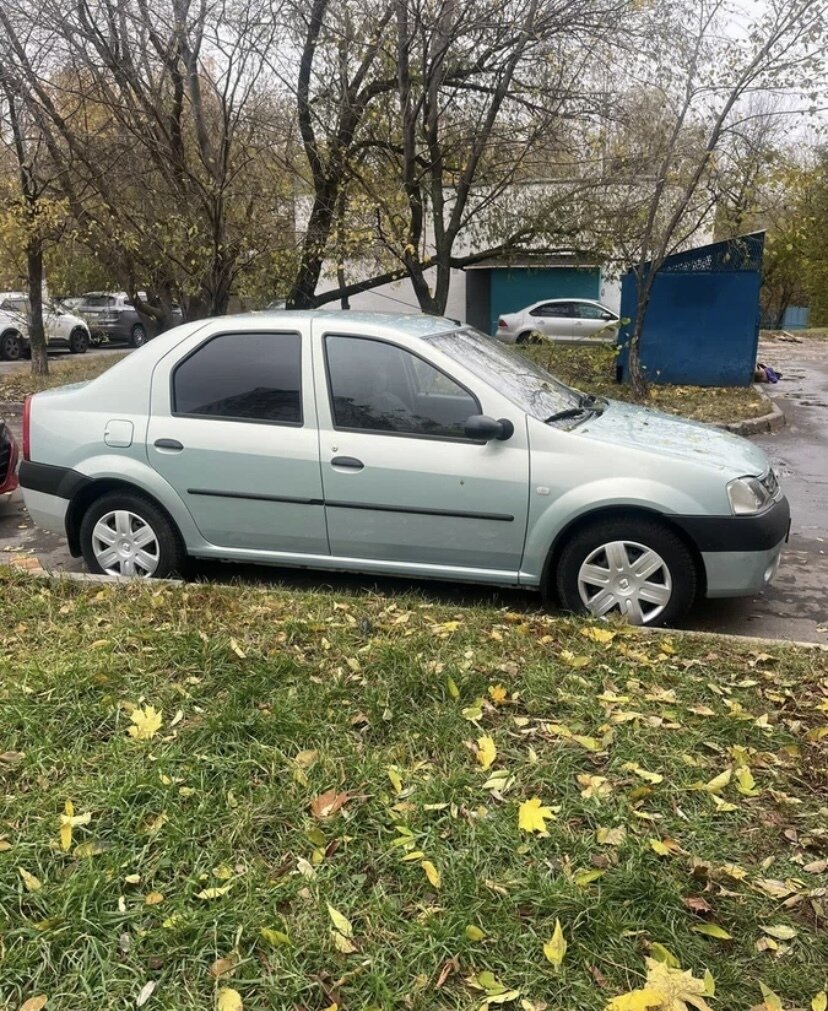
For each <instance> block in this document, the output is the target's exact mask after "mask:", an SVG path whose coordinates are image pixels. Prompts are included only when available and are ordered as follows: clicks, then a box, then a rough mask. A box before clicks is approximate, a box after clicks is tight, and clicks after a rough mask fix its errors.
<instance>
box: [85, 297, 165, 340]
mask: <svg viewBox="0 0 828 1011" xmlns="http://www.w3.org/2000/svg"><path fill="white" fill-rule="evenodd" d="M138 295H139V297H140V298H143V297H144V296H143V295H142V294H141V292H138ZM72 302H73V303H74V308H75V312H77V313H78V314H79V315H80V316H82V317H83V318H84V319H85V320H86V322H87V323H88V324H89V329H90V330H91V332H92V340H93V341H94V342H95V343H96V344H99V343H101V342H102V341H108V342H113V343H122V344H128V345H129V346H130V347H132V348H139V347H141V345H142V344H145V343H146V341H147V338H148V337H152V336H153V334H152V333H149V334H148V333H147V329H146V327H145V326H144V324H143V322H142V321H141V317H140V316H139V315H138V311H137V309H136V308H135V306H134V305H133V304H132V302H131V300H130V297H129V295H127V293H126V292H124V291H90V292H87V294H85V295H81V296H80V298H77V299H72ZM181 318H182V317H181V310H180V309H179V308H178V306H174V308H173V319H174V320H175V322H176V323H179V322H180V321H181Z"/></svg>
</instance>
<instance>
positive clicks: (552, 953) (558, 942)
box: [543, 920, 567, 969]
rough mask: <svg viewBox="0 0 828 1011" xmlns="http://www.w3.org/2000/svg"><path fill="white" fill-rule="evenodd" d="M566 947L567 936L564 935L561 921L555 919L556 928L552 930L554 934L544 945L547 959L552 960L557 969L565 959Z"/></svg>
mask: <svg viewBox="0 0 828 1011" xmlns="http://www.w3.org/2000/svg"><path fill="white" fill-rule="evenodd" d="M566 948H567V944H566V938H565V937H564V935H563V930H562V928H561V921H560V920H555V929H554V931H553V932H552V936H551V937H550V938H549V940H548V941H547V942H546V944H545V945H544V946H543V953H544V955H546V958H547V961H549V962H551V963H552V965H554V966H555V968H556V969H557V968H559V967H560V965H561V963H562V962H563V960H564V955H565V954H566Z"/></svg>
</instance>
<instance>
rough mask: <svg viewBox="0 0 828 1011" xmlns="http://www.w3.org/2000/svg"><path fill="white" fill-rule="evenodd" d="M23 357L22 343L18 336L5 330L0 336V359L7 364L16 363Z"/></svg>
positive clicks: (14, 332)
mask: <svg viewBox="0 0 828 1011" xmlns="http://www.w3.org/2000/svg"><path fill="white" fill-rule="evenodd" d="M22 356H23V341H22V340H21V338H20V334H19V333H17V332H16V331H14V330H7V331H6V332H5V333H4V334H3V335H2V336H0V358H2V359H3V360H4V361H7V362H16V361H18V360H19V359H20V358H22Z"/></svg>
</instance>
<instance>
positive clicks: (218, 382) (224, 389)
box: [173, 333, 302, 425]
mask: <svg viewBox="0 0 828 1011" xmlns="http://www.w3.org/2000/svg"><path fill="white" fill-rule="evenodd" d="M301 389H302V387H301V339H300V337H299V334H295V333H238V334H232V333H231V334H221V335H220V336H218V337H213V338H212V340H209V341H207V342H206V343H205V344H202V345H201V347H200V348H198V350H197V351H195V352H194V353H193V354H191V355H190V356H189V358H185V360H184V361H183V362H182V363H181V364H180V365H179V366H178V368H177V369H176V370H175V374H174V377H173V398H174V399H173V402H174V405H175V406H174V410H175V412H176V414H196V415H201V416H206V417H212V418H234V419H237V420H241V421H269V422H276V423H281V424H288V425H298V424H301V423H302V397H301Z"/></svg>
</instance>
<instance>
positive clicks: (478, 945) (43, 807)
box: [0, 573, 828, 1011]
mask: <svg viewBox="0 0 828 1011" xmlns="http://www.w3.org/2000/svg"><path fill="white" fill-rule="evenodd" d="M0 619H2V620H1V621H0V628H2V633H0V752H2V754H0V785H1V786H2V804H0V1008H3V1009H15V1011H16V1009H18V1008H19V1007H20V1006H21V1004H23V1002H24V1001H31V1000H32V998H36V997H39V996H43V997H47V998H48V1004H46V1011H53V1009H60V1011H93V1009H94V1011H99V1009H115V1008H132V1007H136V1006H138V1007H141V1006H146V1007H147V1008H148V1009H150V1011H152V1009H168V1011H191V1009H192V1011H195V1009H206V1011H211V1009H213V1008H216V1007H218V1008H221V1009H222V1011H225V1009H228V1011H229V1009H231V1008H233V1009H238V1008H239V1007H241V1006H242V1004H243V1007H244V1009H245V1011H263V1009H271V1008H272V1009H279V1011H293V1009H303V1011H323V1009H336V1011H369V1009H376V1008H380V1009H383V1011H385V1009H392V1008H393V1009H396V1008H400V1009H410V1011H425V1009H469V1011H472V1009H478V1008H481V1007H482V1008H487V1007H494V1008H497V1007H501V1006H502V1007H506V1008H514V1009H516V1011H517V1009H522V1011H543V1009H547V1008H548V1009H550V1011H551V1009H566V1011H592V1009H596V1011H600V1009H603V1008H604V1007H606V1006H610V1007H612V1008H614V1009H615V1008H617V1009H623V1008H628V1009H631V1008H671V1009H673V1011H681V1009H683V1008H685V1007H694V1008H704V1007H707V1006H709V1007H711V1008H713V1009H714V1011H716V1009H722V1011H731V1009H748V1008H751V1007H754V1006H756V1007H762V1008H766V1009H769V1011H770V1009H774V1008H785V1009H792V1008H806V1009H807V1008H810V1007H811V1006H812V1005H811V1002H812V1000H815V1003H814V1005H813V1007H814V1008H817V1011H818V1009H819V1008H820V1007H823V1008H824V1007H825V1004H824V1003H822V998H821V997H820V996H818V995H819V992H820V991H822V990H823V989H824V987H825V983H826V979H825V977H826V966H828V931H826V922H825V916H826V906H827V905H828V898H827V897H826V885H828V874H827V873H826V869H828V797H827V796H826V783H827V782H828V780H827V778H826V741H828V738H827V737H826V733H828V676H827V675H826V667H825V654H823V653H819V652H816V651H802V650H798V649H796V648H793V647H791V646H788V645H786V646H784V647H782V646H780V647H774V648H773V649H768V650H767V651H762V650H760V649H756V648H753V646H752V645H751V644H737V645H734V644H732V643H730V642H727V643H725V642H722V643H718V644H716V643H714V644H711V641H710V640H709V639H707V640H702V639H694V638H693V637H691V636H683V635H676V636H674V637H672V638H665V637H663V636H656V635H647V634H645V633H639V632H635V631H633V630H628V629H624V628H620V627H618V628H616V627H612V626H607V625H601V626H595V625H593V624H589V623H581V622H577V621H574V620H572V621H571V620H566V619H560V618H552V617H547V616H543V615H533V614H529V615H527V614H513V613H509V612H506V611H501V610H494V609H485V608H467V609H462V610H458V609H455V608H451V607H446V606H443V605H434V604H431V603H428V602H426V601H424V600H423V599H421V598H418V597H409V598H405V597H399V598H396V599H394V600H389V599H388V598H384V597H381V596H373V595H370V594H356V593H355V594H353V595H350V596H349V595H344V596H343V595H339V596H338V597H333V596H328V595H324V594H313V593H301V594H291V593H288V592H278V593H277V592H274V593H267V592H262V591H260V590H255V589H228V588H215V587H208V586H197V585H189V586H180V587H172V586H167V585H155V586H139V585H134V586H112V585H106V586H101V585H94V584H80V583H74V582H68V581H67V582H51V583H48V582H43V581H37V580H34V579H29V578H26V577H24V576H20V575H15V574H9V573H5V574H3V575H2V576H0ZM647 959H650V961H649V962H647V961H646V960H647ZM679 963H680V966H681V970H684V971H686V972H688V973H691V974H692V978H691V976H686V975H681V973H680V972H679V970H678V968H677V965H678V964H679ZM648 967H649V983H648V985H647V986H646V987H645V984H644V979H645V976H646V975H647V974H648ZM671 987H673V989H674V990H675V993H674V995H673V996H668V995H667V994H668V990H669V989H670V988H671ZM763 988H764V989H763ZM630 991H638V992H637V993H635V994H634V995H633V996H631V997H629V998H624V999H622V1000H616V998H620V997H621V996H622V995H624V994H627V993H628V992H630ZM642 994H643V995H642ZM681 994H684V995H685V996H687V998H688V999H687V1001H686V1002H685V1001H684V998H683V997H681V996H680V995H681ZM613 1001H614V1003H613ZM24 1006H26V1009H27V1011H32V1009H34V1008H41V1007H42V1006H43V1004H42V1003H41V1002H38V1001H34V1002H32V1003H29V1004H27V1005H24Z"/></svg>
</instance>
